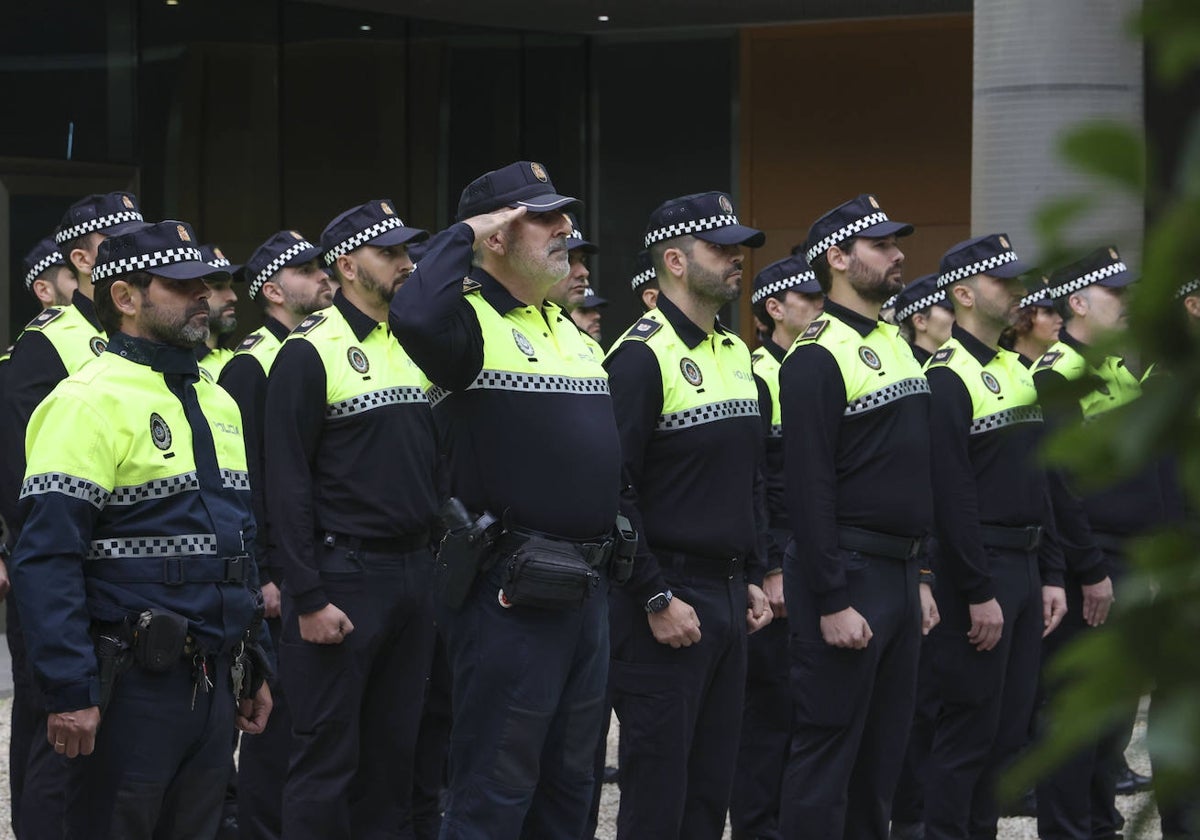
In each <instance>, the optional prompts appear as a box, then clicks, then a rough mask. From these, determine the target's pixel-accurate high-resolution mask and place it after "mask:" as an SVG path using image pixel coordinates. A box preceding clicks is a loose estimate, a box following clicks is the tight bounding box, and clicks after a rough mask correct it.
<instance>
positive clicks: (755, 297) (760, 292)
mask: <svg viewBox="0 0 1200 840" xmlns="http://www.w3.org/2000/svg"><path fill="white" fill-rule="evenodd" d="M816 279H817V275H816V274H815V273H814V272H812V271H802V272H800V273H799V274H793V275H792V276H791V277H784V278H782V279H780V280H776V281H775V282H773V283H768V284H767V285H765V286H763V287H762V288H761V289H755V290H754V294H752V295H750V302H751V303H758V302H759V301H760V300H762V299H763V298H768V297H770V296H771V295H774V294H778V293H779V292H784V291H787V290H788V289H790V288H792V287H793V286H799V285H800V284H802V283H810V282H812V281H813V280H816Z"/></svg>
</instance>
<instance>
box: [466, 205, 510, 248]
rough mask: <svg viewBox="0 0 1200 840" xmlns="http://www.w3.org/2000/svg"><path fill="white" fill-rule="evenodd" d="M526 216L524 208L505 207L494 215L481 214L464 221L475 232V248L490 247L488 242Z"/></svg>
mask: <svg viewBox="0 0 1200 840" xmlns="http://www.w3.org/2000/svg"><path fill="white" fill-rule="evenodd" d="M524 215H525V208H524V207H505V208H504V209H502V210H497V211H496V212H494V213H481V214H480V215H478V216H472V217H471V218H469V219H464V220H463V221H464V222H465V223H466V224H468V225H470V226H471V230H473V231H475V248H476V250H478V249H479V248H481V247H487V246H488V240H489V239H491V238H492V237H493V236H495V235H496V234H497V233H499V232H500V231H502V230H504V228H506V227H508V225H509V223H510V222H512V221H514V220H516V219H519V218H521V217H522V216H524Z"/></svg>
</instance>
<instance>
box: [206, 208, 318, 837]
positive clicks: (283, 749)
mask: <svg viewBox="0 0 1200 840" xmlns="http://www.w3.org/2000/svg"><path fill="white" fill-rule="evenodd" d="M320 257H321V249H320V248H318V247H317V246H316V245H313V244H312V243H311V242H309V241H308V240H307V239H305V238H304V237H303V236H302V235H301V234H299V233H297V232H296V231H291V230H281V231H279V232H278V233H276V234H274V235H273V236H271V237H270V238H269V239H267V241H265V242H264V243H263V244H262V245H260V246H259V247H258V248H257V249H255V251H254V253H252V254H251V255H250V259H249V260H247V261H246V264H245V266H243V267H242V270H241V272H240V273H241V274H242V275H243V277H244V278H245V281H246V282H247V293H248V294H249V295H250V299H251V300H252V301H254V302H255V303H257V304H258V305H259V308H260V309H261V310H262V313H263V325H262V327H260V328H259V329H258V330H256V331H254V332H253V333H251V334H250V335H248V336H246V338H245V339H244V340H243V341H242V343H241V344H239V345H238V347H237V350H236V351H235V352H234V356H233V358H232V359H230V360H229V362H228V363H227V364H226V365H225V367H224V368H223V369H222V370H221V376H220V379H219V383H220V385H221V387H222V388H224V389H225V390H226V391H228V392H229V393H230V395H231V396H232V397H233V398H234V400H235V401H236V402H237V404H238V408H240V409H241V412H242V428H243V430H244V434H245V436H246V440H247V443H246V451H247V460H248V461H249V465H250V489H251V493H252V499H253V503H254V519H255V522H257V523H258V530H257V538H256V540H255V554H256V556H257V558H258V565H259V571H260V573H261V574H262V578H263V584H262V592H263V609H264V615H265V616H266V619H267V626H268V628H269V629H270V631H271V637H272V638H273V639H278V638H279V636H280V629H281V628H280V622H279V603H280V596H279V586H280V585H281V584H282V582H283V569H282V566H281V565H280V564H279V563H278V562H277V560H276V559H275V557H274V552H273V551H272V540H271V539H270V537H269V534H270V524H269V521H268V519H267V513H266V504H265V496H264V492H263V488H264V484H265V468H264V463H263V451H264V449H263V438H264V436H265V434H266V427H265V424H264V419H263V411H264V408H265V406H266V399H267V377H268V375H269V374H270V372H271V366H272V365H273V364H274V362H275V358H276V356H277V355H278V354H279V348H280V347H281V346H282V345H283V342H284V340H285V339H286V338H287V336H288V333H290V332H291V331H292V330H293V329H294V328H296V327H297V326H299V324H300V322H301V321H303V320H304V319H305V318H306V317H308V316H309V315H310V314H312V313H313V312H316V311H317V310H319V309H324V308H326V307H327V306H329V305H330V304H331V303H332V302H333V289H332V288H331V287H330V285H329V278H328V275H326V274H325V271H324V269H323V268H322V267H321V263H320ZM271 695H272V698H273V700H274V701H275V705H274V708H273V709H272V710H271V720H270V722H269V723H268V724H267V727H266V729H265V730H264V731H263V732H262V733H261V734H259V735H249V736H245V737H243V738H242V749H241V754H240V758H239V761H238V822H239V824H240V826H241V830H242V833H243V836H245V837H254V838H278V837H279V836H280V834H281V832H282V823H281V819H282V817H281V815H280V808H281V805H282V802H283V783H284V780H285V779H286V777H287V761H288V752H289V746H290V744H291V725H292V719H291V713H290V712H289V710H288V707H287V700H286V695H285V694H284V691H283V686H282V685H281V684H280V682H279V680H277V679H276V680H274V681H273V682H272V683H271Z"/></svg>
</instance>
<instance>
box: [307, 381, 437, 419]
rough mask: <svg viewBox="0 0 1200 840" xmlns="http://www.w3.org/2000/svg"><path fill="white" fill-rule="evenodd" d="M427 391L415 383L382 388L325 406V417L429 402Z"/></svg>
mask: <svg viewBox="0 0 1200 840" xmlns="http://www.w3.org/2000/svg"><path fill="white" fill-rule="evenodd" d="M427 402H429V400H428V399H427V398H426V396H425V392H424V391H422V390H421V389H420V388H417V387H416V386H413V385H403V386H397V387H395V388H381V389H380V390H378V391H371V392H369V393H366V394H360V395H359V396H357V397H351V398H350V399H348V400H342V401H341V402H336V403H332V404H331V405H327V406H325V419H326V420H334V419H336V418H338V417H349V416H350V415H351V414H362V413H363V412H364V411H370V410H371V409H373V408H383V407H384V406H385V405H402V404H405V403H410V404H411V403H427Z"/></svg>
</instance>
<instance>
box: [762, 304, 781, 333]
mask: <svg viewBox="0 0 1200 840" xmlns="http://www.w3.org/2000/svg"><path fill="white" fill-rule="evenodd" d="M763 309H765V310H767V314H768V315H770V316H771V320H772V321H782V320H783V304H782V303H780V302H779V298H773V297H769V298H767V299H766V301H765V302H764V303H763ZM763 326H764V327H766V328H767V329H774V324H763Z"/></svg>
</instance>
